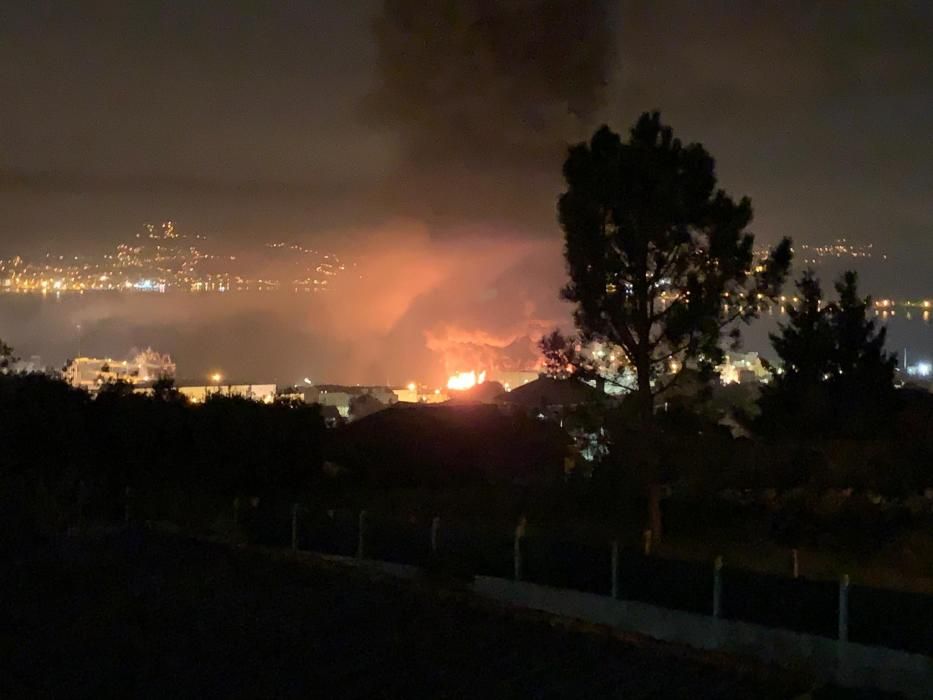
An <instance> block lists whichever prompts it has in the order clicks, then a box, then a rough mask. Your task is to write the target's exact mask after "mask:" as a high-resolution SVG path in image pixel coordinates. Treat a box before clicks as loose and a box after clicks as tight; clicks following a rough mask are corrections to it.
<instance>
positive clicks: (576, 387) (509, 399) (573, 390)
mask: <svg viewBox="0 0 933 700" xmlns="http://www.w3.org/2000/svg"><path fill="white" fill-rule="evenodd" d="M601 396H603V393H602V392H601V391H599V390H598V389H594V388H593V387H591V386H590V385H589V384H584V383H583V382H581V381H580V380H578V379H552V378H550V377H538V378H537V379H535V380H534V381H532V382H528V383H527V384H523V385H522V386H520V387H518V388H517V389H513V390H512V391H508V392H506V393H504V394H500V395H499V396H498V397H496V401H497V402H499V403H503V404H512V405H516V406H524V407H526V408H540V407H542V406H577V405H580V404H586V403H594V402H596V401H599V399H600V397H601Z"/></svg>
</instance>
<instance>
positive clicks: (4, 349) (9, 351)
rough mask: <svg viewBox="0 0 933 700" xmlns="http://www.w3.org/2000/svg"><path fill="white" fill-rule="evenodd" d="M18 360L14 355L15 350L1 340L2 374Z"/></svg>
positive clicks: (0, 363)
mask: <svg viewBox="0 0 933 700" xmlns="http://www.w3.org/2000/svg"><path fill="white" fill-rule="evenodd" d="M17 359H18V358H17V357H16V356H15V355H14V354H13V348H12V347H10V346H9V345H7V344H6V343H5V342H3V338H0V372H5V371H7V370H9V368H10V365H12V364H14V363H15V362H16V361H17Z"/></svg>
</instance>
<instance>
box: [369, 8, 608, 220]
mask: <svg viewBox="0 0 933 700" xmlns="http://www.w3.org/2000/svg"><path fill="white" fill-rule="evenodd" d="M611 19H612V17H611V13H610V10H609V3H608V2H605V1H603V0H498V1H497V0H459V1H455V0H444V1H439V2H433V3H424V2H422V1H421V0H386V1H385V4H384V9H383V13H382V15H381V16H380V17H379V18H378V19H377V21H376V25H375V34H376V43H377V51H378V57H377V62H378V64H377V83H376V86H375V88H374V90H373V92H372V94H371V95H370V96H369V99H368V100H367V103H366V107H367V113H368V115H369V117H370V118H371V119H372V120H374V121H375V122H376V123H378V124H381V125H383V126H385V127H386V128H389V129H391V130H393V131H395V132H396V133H397V134H398V136H399V139H400V145H401V148H402V156H403V166H402V173H400V176H399V177H398V178H396V179H395V180H394V184H393V185H391V186H390V188H391V189H390V192H389V193H388V194H389V196H390V198H392V199H393V203H394V204H396V205H402V206H406V207H408V208H409V213H412V214H415V215H418V216H421V217H426V218H427V219H428V220H430V221H434V222H435V223H437V222H439V221H440V222H446V223H451V222H462V221H463V220H464V219H466V220H472V221H476V220H484V219H485V220H495V219H498V220H508V221H512V222H515V223H521V224H533V225H540V224H541V223H543V222H547V224H549V225H551V226H553V198H554V196H555V194H556V191H557V187H558V182H559V176H560V165H561V161H562V158H563V154H564V149H565V147H566V144H567V143H568V142H569V141H573V140H576V139H579V138H581V137H582V136H583V135H584V134H585V133H586V131H587V130H588V129H589V128H591V127H592V126H593V124H594V123H595V121H596V119H597V116H596V115H597V114H598V112H599V110H600V108H601V107H602V106H603V101H604V92H605V86H606V83H607V78H608V73H609V70H610V62H611V59H612V54H613V51H612V47H613V44H614V42H613V37H612V27H611Z"/></svg>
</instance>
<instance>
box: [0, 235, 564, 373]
mask: <svg viewBox="0 0 933 700" xmlns="http://www.w3.org/2000/svg"><path fill="white" fill-rule="evenodd" d="M349 235H351V237H354V238H356V240H357V243H356V244H355V245H354V246H353V251H352V254H351V256H350V257H349V258H348V261H350V260H352V261H353V262H356V266H352V263H351V266H350V267H348V269H349V270H352V274H348V275H345V276H344V277H342V278H338V279H337V280H336V282H335V284H334V287H333V289H331V290H330V291H328V292H327V293H326V294H321V295H313V294H300V293H299V294H295V293H291V292H265V293H248V292H232V293H223V294H221V293H196V294H184V293H166V294H158V293H124V294H121V293H99V294H86V295H83V296H78V295H63V296H62V297H61V298H59V299H56V298H55V297H54V296H49V297H46V298H43V297H41V296H26V295H3V296H0V337H4V338H9V339H10V341H11V342H14V343H15V345H16V348H17V351H18V354H19V355H21V356H24V357H28V356H30V355H33V354H38V355H40V356H41V357H42V359H43V361H44V362H45V363H46V364H52V365H61V364H62V363H63V362H64V361H65V359H66V358H68V357H72V356H74V355H76V354H77V353H78V352H79V351H80V352H81V353H83V354H90V355H96V356H112V357H115V358H117V359H120V358H122V357H123V356H124V355H125V354H127V353H128V352H129V350H130V349H131V348H133V347H137V348H145V347H147V346H152V347H153V348H155V349H157V350H160V351H162V352H169V353H171V354H172V355H173V357H174V359H175V360H176V362H177V364H178V373H179V377H180V378H181V379H184V380H203V378H204V377H206V376H208V375H209V374H210V373H212V372H215V371H219V372H222V373H223V374H224V375H225V376H227V377H228V378H230V379H231V380H236V381H250V382H256V383H259V382H266V381H275V382H278V383H282V384H284V383H295V382H300V381H301V380H302V379H303V378H304V377H308V378H310V379H311V380H312V381H314V382H345V383H385V382H388V383H390V384H394V385H401V384H405V383H407V382H409V381H419V382H425V383H428V384H430V385H432V386H443V384H444V383H445V381H446V378H447V376H449V374H451V373H453V372H455V371H458V370H460V369H472V368H474V367H475V368H476V369H487V370H490V371H491V372H492V373H494V371H495V370H506V369H519V368H524V367H527V366H533V364H534V362H535V361H536V356H535V353H534V347H533V341H534V340H535V339H536V338H537V337H538V336H539V335H540V334H541V333H543V332H544V331H545V330H547V329H549V328H550V327H551V326H553V325H554V324H555V323H557V322H559V321H560V320H561V319H564V318H566V317H567V310H566V308H564V306H563V304H562V303H561V302H559V301H558V299H557V295H556V293H555V290H556V289H557V287H558V286H559V284H560V280H561V278H562V275H563V265H562V261H561V258H560V251H559V244H558V242H557V241H544V240H541V239H530V238H504V237H503V235H502V234H492V233H490V234H483V233H473V234H470V235H463V236H457V237H454V238H449V239H435V238H432V237H431V236H430V235H429V234H428V232H427V230H426V229H425V227H424V226H422V225H420V224H413V223H397V224H393V225H390V226H387V227H384V228H382V229H380V230H378V231H371V230H369V231H367V232H366V234H365V236H364V237H360V236H359V235H357V234H349ZM79 326H80V328H79Z"/></svg>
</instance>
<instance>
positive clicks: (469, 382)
mask: <svg viewBox="0 0 933 700" xmlns="http://www.w3.org/2000/svg"><path fill="white" fill-rule="evenodd" d="M485 381H486V371H485V370H483V371H482V372H480V373H479V374H476V372H474V371H473V370H470V371H469V372H459V373H457V374H455V375H453V376H451V377H450V379H448V380H447V388H448V389H453V390H454V391H466V390H467V389H472V388H473V387H474V386H476V385H477V384H482V383H483V382H485Z"/></svg>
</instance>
